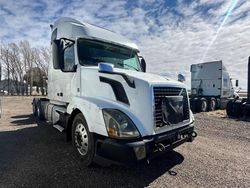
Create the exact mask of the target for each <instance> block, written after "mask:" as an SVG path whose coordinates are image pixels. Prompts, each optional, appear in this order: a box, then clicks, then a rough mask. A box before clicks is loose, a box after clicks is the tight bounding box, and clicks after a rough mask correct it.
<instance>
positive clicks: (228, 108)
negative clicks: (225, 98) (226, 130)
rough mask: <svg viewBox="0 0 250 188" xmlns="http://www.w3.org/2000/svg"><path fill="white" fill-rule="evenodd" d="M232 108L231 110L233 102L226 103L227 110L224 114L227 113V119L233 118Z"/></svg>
mask: <svg viewBox="0 0 250 188" xmlns="http://www.w3.org/2000/svg"><path fill="white" fill-rule="evenodd" d="M232 108H233V101H232V100H231V101H229V102H228V103H227V108H226V112H227V115H228V117H232V116H233V112H232Z"/></svg>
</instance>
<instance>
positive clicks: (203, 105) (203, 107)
mask: <svg viewBox="0 0 250 188" xmlns="http://www.w3.org/2000/svg"><path fill="white" fill-rule="evenodd" d="M198 107H199V111H200V112H206V111H207V99H205V98H201V99H200V100H199V105H198Z"/></svg>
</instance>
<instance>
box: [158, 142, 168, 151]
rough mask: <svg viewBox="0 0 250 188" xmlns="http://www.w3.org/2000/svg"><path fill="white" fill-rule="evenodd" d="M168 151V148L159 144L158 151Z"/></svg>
mask: <svg viewBox="0 0 250 188" xmlns="http://www.w3.org/2000/svg"><path fill="white" fill-rule="evenodd" d="M165 149H166V147H165V146H164V145H163V144H162V143H159V144H157V150H158V151H160V152H162V151H164V150H165Z"/></svg>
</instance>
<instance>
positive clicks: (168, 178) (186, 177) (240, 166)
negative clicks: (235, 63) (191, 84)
mask: <svg viewBox="0 0 250 188" xmlns="http://www.w3.org/2000/svg"><path fill="white" fill-rule="evenodd" d="M0 99H1V98H0ZM31 100H32V98H30V97H5V98H2V101H3V114H2V118H1V119H0V187H250V123H249V122H244V121H237V120H231V119H228V118H225V117H216V116H212V115H208V114H206V113H200V114H196V115H195V117H196V131H197V132H198V137H197V138H196V140H195V141H194V142H193V143H185V144H184V145H182V146H180V147H178V148H177V149H175V151H173V152H171V153H168V154H165V155H162V156H161V157H160V158H157V159H155V160H154V161H153V162H152V163H151V164H150V165H146V164H137V165H135V166H131V167H121V166H111V167H105V168H103V167H98V166H94V167H91V168H85V167H81V166H80V164H79V161H78V160H77V158H76V157H74V156H73V155H72V147H71V143H67V142H65V135H64V134H62V133H59V132H58V131H57V130H55V129H54V128H53V127H51V126H49V125H48V124H46V123H45V122H36V121H35V120H34V119H33V118H32V116H31Z"/></svg>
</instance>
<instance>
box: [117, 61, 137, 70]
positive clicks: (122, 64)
mask: <svg viewBox="0 0 250 188" xmlns="http://www.w3.org/2000/svg"><path fill="white" fill-rule="evenodd" d="M117 64H118V65H121V66H124V65H126V66H128V67H130V68H133V69H134V70H136V71H139V70H138V69H137V68H135V67H133V66H132V65H129V64H126V63H117ZM123 68H124V67H123Z"/></svg>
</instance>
